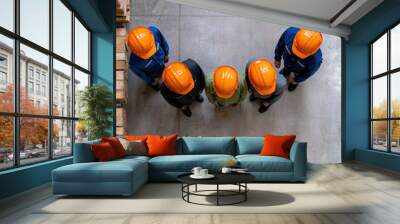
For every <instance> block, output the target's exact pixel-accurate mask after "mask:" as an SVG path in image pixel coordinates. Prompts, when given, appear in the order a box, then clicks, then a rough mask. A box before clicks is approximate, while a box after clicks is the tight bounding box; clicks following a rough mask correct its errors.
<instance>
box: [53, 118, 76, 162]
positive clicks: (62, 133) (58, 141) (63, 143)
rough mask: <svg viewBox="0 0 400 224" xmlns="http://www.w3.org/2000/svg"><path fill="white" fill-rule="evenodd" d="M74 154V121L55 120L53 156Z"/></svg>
mask: <svg viewBox="0 0 400 224" xmlns="http://www.w3.org/2000/svg"><path fill="white" fill-rule="evenodd" d="M71 154H72V121H70V120H53V156H54V157H60V156H66V155H71Z"/></svg>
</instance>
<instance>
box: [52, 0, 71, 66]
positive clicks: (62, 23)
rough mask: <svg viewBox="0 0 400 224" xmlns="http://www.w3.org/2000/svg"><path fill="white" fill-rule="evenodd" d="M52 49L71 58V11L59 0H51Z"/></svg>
mask: <svg viewBox="0 0 400 224" xmlns="http://www.w3.org/2000/svg"><path fill="white" fill-rule="evenodd" d="M53 17H54V19H53V51H54V52H55V53H57V54H59V55H61V56H63V57H64V58H67V59H68V60H71V59H72V58H71V46H72V43H71V39H72V22H71V18H72V12H71V11H70V10H69V9H68V8H67V7H66V6H65V5H64V4H63V3H62V2H61V1H60V0H54V1H53Z"/></svg>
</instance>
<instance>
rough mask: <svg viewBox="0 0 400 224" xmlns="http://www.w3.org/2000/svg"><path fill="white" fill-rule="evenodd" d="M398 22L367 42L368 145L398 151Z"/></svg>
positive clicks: (399, 108) (399, 123) (387, 150)
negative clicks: (369, 90)
mask: <svg viewBox="0 0 400 224" xmlns="http://www.w3.org/2000/svg"><path fill="white" fill-rule="evenodd" d="M399 43H400V25H397V26H395V27H394V28H392V29H389V30H388V31H387V32H386V33H384V34H383V35H382V36H380V37H379V38H378V39H377V40H375V41H374V42H373V43H372V44H371V45H370V51H371V78H370V79H371V148H372V149H374V150H380V151H386V152H393V153H400V89H399V88H398V87H399V86H400V59H399V58H400V44H399Z"/></svg>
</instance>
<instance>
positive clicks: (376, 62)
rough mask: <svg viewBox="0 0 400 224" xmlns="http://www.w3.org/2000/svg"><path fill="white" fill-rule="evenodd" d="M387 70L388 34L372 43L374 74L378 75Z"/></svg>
mask: <svg viewBox="0 0 400 224" xmlns="http://www.w3.org/2000/svg"><path fill="white" fill-rule="evenodd" d="M386 71H387V34H385V35H383V36H382V37H381V38H379V39H378V40H377V41H375V43H373V44H372V74H373V75H378V74H381V73H383V72H386Z"/></svg>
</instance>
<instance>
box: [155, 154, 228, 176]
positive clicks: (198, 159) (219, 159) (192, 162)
mask: <svg viewBox="0 0 400 224" xmlns="http://www.w3.org/2000/svg"><path fill="white" fill-rule="evenodd" d="M230 159H235V158H234V157H233V156H231V155H216V154H213V155H175V156H158V157H154V158H152V159H150V160H149V170H150V171H153V172H154V171H163V172H171V171H174V172H190V171H191V170H192V168H193V167H196V166H199V167H203V168H205V169H209V170H210V171H214V172H215V171H219V170H220V169H221V168H222V167H223V166H224V165H225V164H226V163H227V161H228V160H230Z"/></svg>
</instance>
